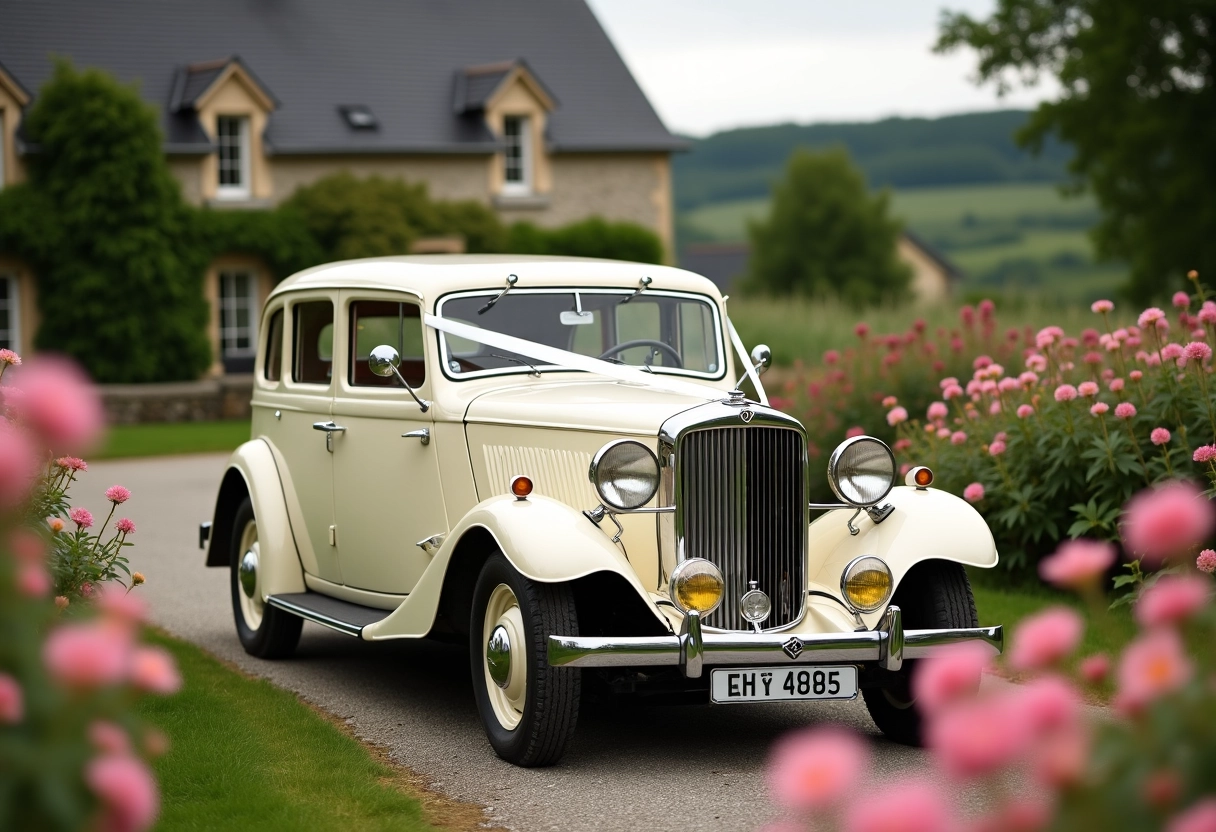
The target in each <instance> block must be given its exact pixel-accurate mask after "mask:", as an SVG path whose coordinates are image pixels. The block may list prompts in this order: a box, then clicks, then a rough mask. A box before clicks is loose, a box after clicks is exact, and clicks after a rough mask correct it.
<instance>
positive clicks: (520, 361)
mask: <svg viewBox="0 0 1216 832" xmlns="http://www.w3.org/2000/svg"><path fill="white" fill-rule="evenodd" d="M490 357H491V358H501V359H502V360H503V361H514V362H515V363H516V364H522V365H524V366H525V367H527V368H528V369H529V370H531V371H532V372H530V373H528V375H530V376H535V377H536V378H540V370H538V369H536V368H535V367H534V366H532V365H531V364H529V363H528V362H527V361H524V360H523V359H522V358H512V357H511V356H509V355H499V354H498V353H496V352H492V353H490Z"/></svg>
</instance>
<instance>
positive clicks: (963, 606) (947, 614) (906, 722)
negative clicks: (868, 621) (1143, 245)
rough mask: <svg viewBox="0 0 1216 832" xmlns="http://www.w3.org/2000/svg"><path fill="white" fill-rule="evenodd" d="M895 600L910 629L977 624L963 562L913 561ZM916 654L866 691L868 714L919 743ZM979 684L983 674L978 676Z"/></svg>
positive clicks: (904, 739) (886, 729)
mask: <svg viewBox="0 0 1216 832" xmlns="http://www.w3.org/2000/svg"><path fill="white" fill-rule="evenodd" d="M892 603H893V604H896V605H898V606H899V609H900V611H901V612H902V613H903V624H904V628H905V629H908V630H931V629H956V628H960V627H978V626H979V618H978V616H977V615H976V612H975V598H974V596H973V595H972V594H971V582H970V581H969V580H967V572H966V571H965V570H964V569H963V567H962V565H961V564H958V563H949V562H947V561H927V562H925V563H921V564H918V565H916V566H915V567H913V569H912V571H911V572H909V573H908V574H907V575H906V576H905V577H904V579H903V581H902V582H901V583H900V585H899V589H897V590H896V591H895V597H894V598H893V599H892ZM919 664H920V662H919V661H918V660H911V661H905V662H904V665H903V668H902V669H900V670H899V671H898V672H894V673H885V674H884V675H885V677H886V679H885V680H884V683H883V684H882V685H881V686H880V687H872V688H867V689H865V690H863V691H862V696H863V697H864V698H865V701H866V708H867V709H868V710H869V712H870V717H871V718H872V719H873V720H874V724H876V725H877V726H878V727H879V729H880V730H881V731H882V732H883V733H884V734H886V735H887V736H888V737H890V738H891V739H893V740H895V741H896V742H899V743H903V744H904V745H920V744H921V741H922V737H921V712H920V708H919V707H917V705H916V701H915V699H914V697H913V696H912V680H913V678H915V676H916V670H917V667H918V665H919ZM976 684H977V686H978V684H979V680H978V679H977V680H976Z"/></svg>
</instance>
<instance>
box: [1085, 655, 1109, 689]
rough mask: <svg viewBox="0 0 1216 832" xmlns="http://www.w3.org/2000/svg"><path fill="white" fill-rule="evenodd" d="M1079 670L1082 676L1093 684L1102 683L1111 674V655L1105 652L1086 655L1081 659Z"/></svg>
mask: <svg viewBox="0 0 1216 832" xmlns="http://www.w3.org/2000/svg"><path fill="white" fill-rule="evenodd" d="M1077 670H1078V671H1079V672H1080V674H1081V678H1082V679H1084V680H1085V681H1087V682H1089V683H1090V684H1091V685H1097V684H1100V683H1101V682H1103V681H1104V680H1105V679H1106V677H1107V676H1109V675H1110V657H1109V656H1107V655H1106V654H1105V653H1095V654H1094V655H1092V656H1086V657H1085V658H1084V659H1082V660H1081V665H1080V666H1079V667H1078V668H1077Z"/></svg>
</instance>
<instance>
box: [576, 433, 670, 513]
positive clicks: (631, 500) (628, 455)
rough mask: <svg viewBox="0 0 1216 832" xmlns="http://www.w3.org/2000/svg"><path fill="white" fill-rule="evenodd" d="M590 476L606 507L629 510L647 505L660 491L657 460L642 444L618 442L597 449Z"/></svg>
mask: <svg viewBox="0 0 1216 832" xmlns="http://www.w3.org/2000/svg"><path fill="white" fill-rule="evenodd" d="M589 476H590V477H591V483H592V485H594V486H595V491H596V493H597V494H599V496H600V500H602V501H603V503H604V504H605V505H606V506H608V507H610V508H615V509H617V510H618V511H632V510H633V509H635V508H641V507H642V506H644V505H646V504H647V503H649V502H650V501H651V499H653V498H654V495H655V492H656V491H658V490H659V460H658V457H656V456H655V455H654V451H652V450H650V448H647V447H646V446H645V445H643V444H642V443H641V442H635V441H634V440H632V439H617V440H614V441H612V442H609V443H608V444H607V445H605V446H604V447H602V448H600V449H599V451H598V452H597V453H596V455H595V458H594V459H592V460H591V470H590V472H589Z"/></svg>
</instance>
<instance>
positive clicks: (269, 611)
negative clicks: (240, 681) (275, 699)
mask: <svg viewBox="0 0 1216 832" xmlns="http://www.w3.org/2000/svg"><path fill="white" fill-rule="evenodd" d="M253 519H254V517H253V503H252V502H250V500H249V498H248V497H246V498H245V500H244V502H242V503H241V505H240V507H239V508H238V509H237V510H236V516H235V517H234V518H233V521H232V545H231V547H230V550H229V551H231V552H232V562H231V566H230V569H229V577H228V583H229V585H230V587H231V589H232V616H233V618H234V619H235V621H236V634H237V638H239V639H240V640H241V646H242V647H244V648H245V652H246V653H248V654H249V655H251V656H257V657H258V658H260V659H282V658H286V657H287V656H290V655H291V654H292V653H294V652H295V649H296V645H297V644H298V643H299V641H300V628H301V627H303V626H304V620H303V619H301V618H299V617H297V616H294V615H292V614H291V613H289V612H284V611H283V610H280V609H276V608H275V607H263V608H262V620H261V623H260V624H259V625H258V627H257V628H256V629H254V628H253V627H251V626H250V625H249V622H247V621H246V620H245V613H244V612H243V611H242V609H241V603H242V602H241V596H242V590H241V582H240V573H239V568H240V564H241V558H242V557H243V556H244V554H245V553H244V552H243V551H242V546H241V538H242V536H243V535H244V532H245V527H246V526H247V525H249V523H251V522H252V521H253Z"/></svg>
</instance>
